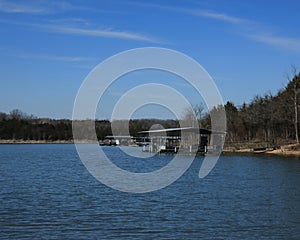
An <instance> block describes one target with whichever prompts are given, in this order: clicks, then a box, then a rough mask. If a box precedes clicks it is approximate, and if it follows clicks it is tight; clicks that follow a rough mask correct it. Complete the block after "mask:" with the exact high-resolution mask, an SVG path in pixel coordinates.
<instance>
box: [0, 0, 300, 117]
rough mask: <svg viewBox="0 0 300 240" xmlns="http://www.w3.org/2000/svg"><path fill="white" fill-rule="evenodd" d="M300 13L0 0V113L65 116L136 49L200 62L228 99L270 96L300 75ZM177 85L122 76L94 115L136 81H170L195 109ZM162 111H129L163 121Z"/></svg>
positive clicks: (185, 2) (128, 1) (287, 6)
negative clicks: (101, 73) (114, 61)
mask: <svg viewBox="0 0 300 240" xmlns="http://www.w3.org/2000/svg"><path fill="white" fill-rule="evenodd" d="M299 9H300V1H298V0H284V1H283V0H282V1H281V0H278V1H269V0H264V1H261V0H251V1H250V0H245V1H240V0H228V1H227V0H226V1H225V0H203V1H201V0H199V1H198V0H181V1H178V0H172V1H171V0H164V1H162V0H159V1H158V0H157V1H156V0H152V1H150V0H149V1H138V0H99V1H92V0H86V1H83V0H72V1H71V0H62V1H59V0H57V1H56V0H36V1H33V0H26V1H25V0H24V1H8V0H0V29H1V37H0V66H1V67H0V83H1V87H0V112H5V113H9V112H10V111H11V110H12V109H20V110H22V111H23V112H26V113H28V114H33V115H35V116H37V117H49V118H56V119H60V118H71V117H72V111H73V104H74V100H75V98H76V94H77V92H78V90H79V88H80V86H81V84H82V83H83V81H84V79H85V78H86V77H87V75H88V74H89V73H90V72H91V71H92V70H93V68H94V67H95V66H97V65H98V64H99V63H101V62H102V61H104V60H105V59H107V58H109V57H111V56H113V55H115V54H118V53H120V52H123V51H126V50H130V49H134V48H142V47H161V48H168V49H172V50H175V51H179V52H182V53H184V54H186V55H187V56H189V57H191V58H192V59H194V60H196V61H197V62H198V63H199V64H201V66H202V67H203V68H204V69H205V70H206V71H207V72H208V73H209V74H210V76H211V77H212V78H213V80H214V82H215V84H216V86H217V87H218V89H219V92H220V94H221V96H222V98H223V101H224V102H227V101H231V102H233V103H234V104H235V105H236V106H240V105H241V104H243V102H245V103H249V102H250V101H251V99H253V98H254V96H255V95H263V94H267V93H271V94H276V93H277V91H278V90H279V89H282V88H284V86H285V85H286V84H287V77H286V73H290V72H291V65H295V66H296V67H297V68H298V69H300V28H299V24H300V20H299ZM100 81H101V80H100ZM182 81H184V80H182V79H180V78H179V77H178V76H174V75H172V74H170V73H164V72H159V71H154V70H153V71H144V72H140V73H138V72H137V73H132V74H130V75H128V76H124V77H121V78H120V79H119V80H118V81H116V82H114V83H113V84H112V86H111V87H110V89H108V91H107V92H106V93H105V94H104V96H103V98H102V100H101V102H99V105H98V108H97V118H100V119H109V118H110V117H111V112H112V108H113V106H114V104H116V102H117V101H118V99H120V97H121V96H122V95H124V94H125V93H126V92H127V91H129V90H130V89H131V88H133V87H135V86H137V85H138V84H141V83H152V82H154V83H162V84H166V85H170V86H171V87H174V88H175V89H176V90H177V91H181V93H182V94H183V95H185V96H186V98H187V99H188V100H189V101H190V102H191V104H193V105H194V104H198V103H199V102H201V101H202V99H201V96H198V95H197V94H196V93H195V91H194V90H193V89H192V88H191V87H190V86H186V85H184V84H183V82H182ZM160 108H161V106H152V108H150V109H148V110H145V109H142V108H141V109H139V112H136V113H134V114H135V116H136V117H142V116H144V117H161V118H168V117H169V116H170V111H169V110H166V109H165V110H166V111H165V112H163V111H162V109H160ZM171 115H172V113H171Z"/></svg>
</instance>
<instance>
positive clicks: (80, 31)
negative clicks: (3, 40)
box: [0, 19, 163, 43]
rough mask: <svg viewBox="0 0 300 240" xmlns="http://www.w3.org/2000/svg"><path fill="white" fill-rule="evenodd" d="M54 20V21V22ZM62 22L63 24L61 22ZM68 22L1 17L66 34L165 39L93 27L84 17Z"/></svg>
mask: <svg viewBox="0 0 300 240" xmlns="http://www.w3.org/2000/svg"><path fill="white" fill-rule="evenodd" d="M53 22H54V23H53ZM60 22H61V23H62V24H60ZM67 22H69V24H68V23H66V22H65V21H64V20H62V21H52V22H51V21H50V23H49V21H48V23H39V24H33V23H26V22H16V21H9V20H3V19H0V23H4V24H12V25H19V26H24V27H28V28H35V29H39V30H41V31H46V32H53V33H59V34H66V35H82V36H91V37H102V38H115V39H127V40H134V41H141V42H150V43H163V41H161V40H159V39H156V38H154V37H151V36H147V35H144V34H141V33H135V32H130V31H119V30H112V29H107V28H95V27H92V26H91V24H89V23H88V22H87V21H85V20H83V19H73V20H72V21H70V19H69V20H67ZM88 27H89V28H88Z"/></svg>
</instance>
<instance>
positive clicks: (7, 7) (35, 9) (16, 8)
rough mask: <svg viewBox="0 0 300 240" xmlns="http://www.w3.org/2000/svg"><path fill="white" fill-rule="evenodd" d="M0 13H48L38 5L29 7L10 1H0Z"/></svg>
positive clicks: (25, 4)
mask: <svg viewBox="0 0 300 240" xmlns="http://www.w3.org/2000/svg"><path fill="white" fill-rule="evenodd" d="M0 12H5V13H28V14H42V13H46V12H48V9H47V8H44V7H42V6H38V5H30V4H29V3H28V2H26V3H25V2H23V3H17V2H12V1H5V0H1V1H0Z"/></svg>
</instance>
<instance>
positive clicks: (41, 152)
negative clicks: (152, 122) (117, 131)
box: [0, 145, 300, 239]
mask: <svg viewBox="0 0 300 240" xmlns="http://www.w3.org/2000/svg"><path fill="white" fill-rule="evenodd" d="M105 151H106V153H107V155H109V156H110V157H112V158H113V162H114V163H115V164H117V165H118V166H120V167H122V168H124V169H127V170H131V171H135V172H146V171H153V170H155V169H158V168H160V167H162V166H164V165H166V164H167V163H168V162H169V161H170V160H171V159H172V155H163V154H162V155H159V156H156V157H153V158H151V159H144V158H141V159H138V158H132V157H130V156H126V155H125V154H124V153H123V152H122V151H121V150H120V149H118V148H116V147H106V148H105ZM127 151H135V152H136V151H141V149H140V148H132V149H130V148H127ZM202 160H203V158H202V157H197V158H196V159H195V160H194V162H193V164H192V166H191V167H190V168H189V170H188V171H187V172H186V173H185V174H184V175H183V176H182V177H181V178H180V179H179V180H177V181H176V182H175V183H173V184H172V185H170V186H168V187H166V188H164V189H161V190H158V191H155V192H151V193H145V194H132V193H123V192H119V191H116V190H113V189H110V188H108V187H106V186H105V185H103V184H101V183H100V182H98V181H97V180H96V179H94V178H93V177H92V176H91V175H90V174H89V173H88V171H87V170H86V169H85V167H84V166H83V164H82V163H81V161H80V159H79V157H78V155H77V153H76V150H75V147H74V145H0V173H1V174H0V183H1V189H0V238H1V239H300V194H299V189H300V188H299V185H300V159H297V158H279V157H273V156H272V157H266V156H261V155H259V156H258V155H257V156H256V155H254V156H253V155H252V156H250V155H246V156H222V157H221V158H220V159H219V161H218V163H217V165H216V167H215V168H214V169H213V171H212V172H211V173H210V174H209V175H208V176H207V177H206V178H204V179H199V178H198V172H199V168H200V165H201V163H202Z"/></svg>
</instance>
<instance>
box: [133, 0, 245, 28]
mask: <svg viewBox="0 0 300 240" xmlns="http://www.w3.org/2000/svg"><path fill="white" fill-rule="evenodd" d="M129 4H132V5H136V6H141V7H149V8H157V9H164V10H169V11H174V12H180V13H184V14H188V15H194V16H199V17H204V18H209V19H214V20H220V21H225V22H229V23H243V22H247V21H248V20H246V19H243V18H238V17H234V16H230V15H228V14H225V13H218V12H214V11H211V10H203V9H192V8H184V7H173V6H167V5H158V4H151V3H139V2H131V3H129Z"/></svg>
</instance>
